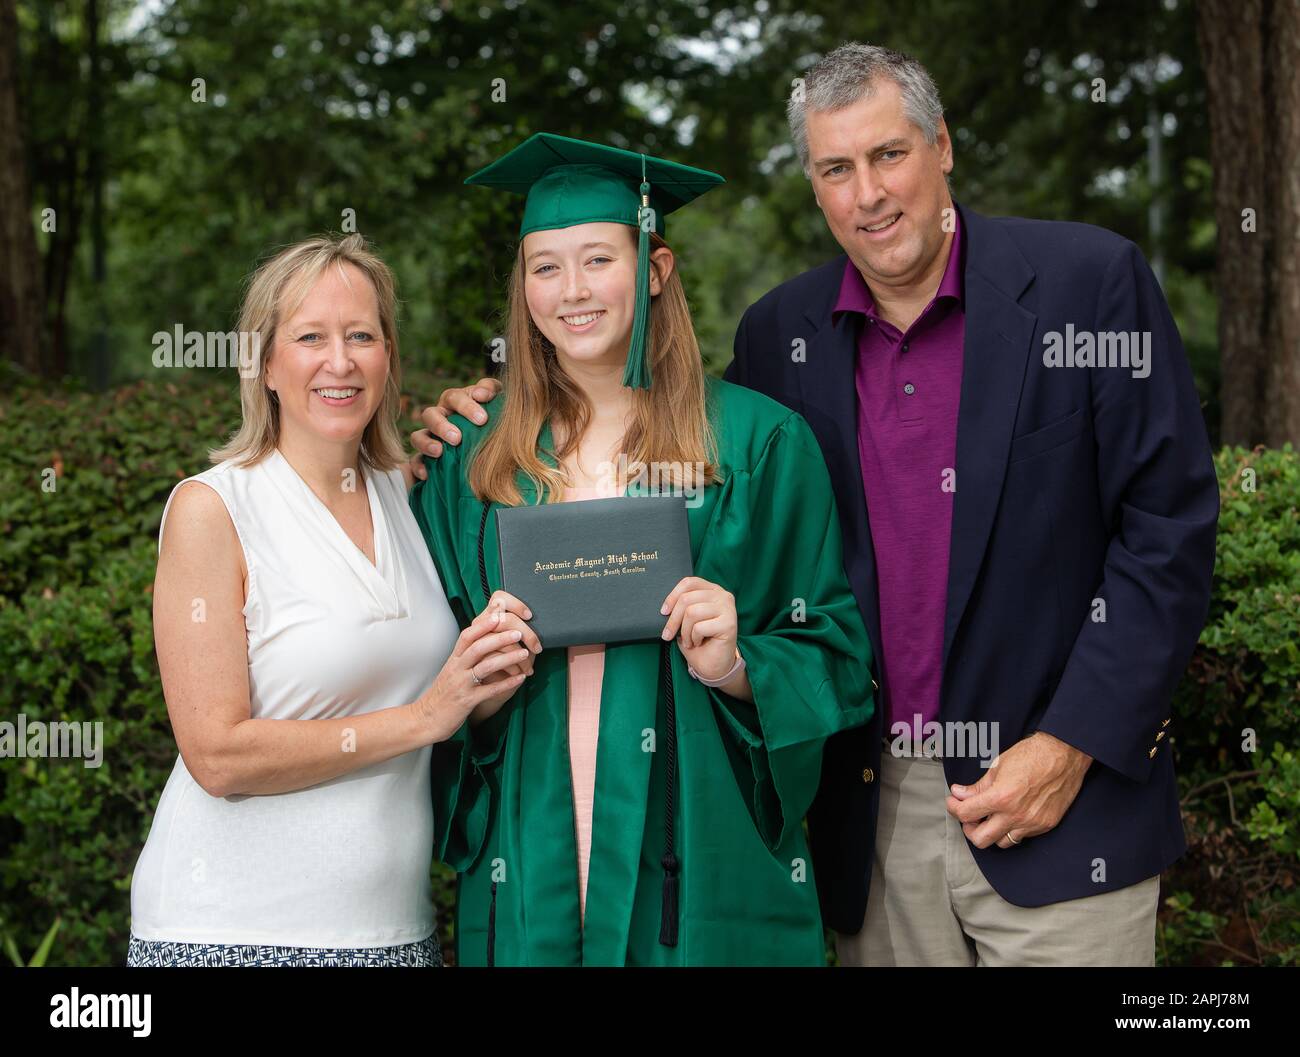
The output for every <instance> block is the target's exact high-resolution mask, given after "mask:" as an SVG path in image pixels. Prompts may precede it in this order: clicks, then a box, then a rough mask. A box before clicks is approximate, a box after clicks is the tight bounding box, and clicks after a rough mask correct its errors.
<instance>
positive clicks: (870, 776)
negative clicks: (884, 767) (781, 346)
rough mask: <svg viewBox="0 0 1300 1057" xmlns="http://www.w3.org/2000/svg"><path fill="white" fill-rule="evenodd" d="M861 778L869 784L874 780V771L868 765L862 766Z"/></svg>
mask: <svg viewBox="0 0 1300 1057" xmlns="http://www.w3.org/2000/svg"><path fill="white" fill-rule="evenodd" d="M862 780H863V781H864V782H866V783H867V784H868V785H870V784H871V783H872V782H874V781H875V780H876V772H875V771H873V770H872V769H871V768H870V767H864V768H862Z"/></svg>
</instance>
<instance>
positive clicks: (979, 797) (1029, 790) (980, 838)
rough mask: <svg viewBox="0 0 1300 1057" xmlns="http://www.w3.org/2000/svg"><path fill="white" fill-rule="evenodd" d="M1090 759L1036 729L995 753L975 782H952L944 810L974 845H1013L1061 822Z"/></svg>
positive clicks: (1002, 846)
mask: <svg viewBox="0 0 1300 1057" xmlns="http://www.w3.org/2000/svg"><path fill="white" fill-rule="evenodd" d="M1091 763H1092V757H1091V756H1089V755H1088V754H1087V753H1084V752H1080V751H1079V750H1078V749H1076V748H1075V747H1074V746H1072V745H1067V744H1066V743H1065V742H1063V741H1061V740H1060V739H1059V738H1054V737H1052V735H1050V734H1047V733H1045V732H1043V731H1038V732H1037V733H1035V734H1031V735H1030V736H1029V737H1027V738H1025V739H1024V740H1023V741H1018V742H1016V744H1014V745H1012V746H1011V748H1009V749H1007V751H1006V752H1003V753H999V754H998V756H997V757H996V758H995V759H994V761H993V763H992V764H990V765H989V769H988V773H987V774H986V775H985V776H984V777H983V778H981V779H980V780H979V781H978V782H976V783H975V784H974V785H970V786H966V785H954V786H952V787H951V788H952V796H950V797H948V800H947V807H948V813H949V814H950V815H952V816H953V817H954V818H956V819H957V820H959V821H960V822H961V824H962V827H961V828H962V832H963V833H965V834H966V836H967V837H968V838H969V839H970V842H971V843H972V844H974V845H975V847H977V848H987V847H988V846H989V845H990V844H994V843H996V844H997V846H998V847H999V848H1012V847H1015V845H1016V844H1017V843H1018V842H1020V841H1023V840H1024V839H1025V838H1026V837H1037V836H1038V835H1039V834H1040V833H1046V832H1047V831H1048V830H1050V829H1053V828H1054V827H1055V826H1056V825H1057V824H1058V823H1060V821H1061V819H1063V818H1064V817H1065V813H1066V811H1068V810H1069V809H1070V805H1071V804H1073V803H1074V798H1075V797H1076V796H1078V795H1079V786H1081V785H1082V784H1083V776H1084V774H1085V773H1086V772H1087V770H1088V767H1089V765H1090V764H1091ZM1012 837H1014V838H1015V839H1014V840H1012V839H1011V838H1012Z"/></svg>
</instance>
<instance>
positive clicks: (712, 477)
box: [468, 232, 721, 506]
mask: <svg viewBox="0 0 1300 1057" xmlns="http://www.w3.org/2000/svg"><path fill="white" fill-rule="evenodd" d="M650 240H651V246H652V249H658V248H659V247H660V246H663V245H665V243H664V240H663V239H662V238H660V237H659V235H658V234H656V233H653V232H652V233H651V235H650ZM525 275H526V267H525V264H524V249H523V243H522V242H521V243H520V245H519V252H518V253H517V254H516V257H515V266H514V269H513V271H512V272H511V275H510V286H509V295H508V300H507V307H506V370H505V398H504V406H503V407H502V409H501V411H500V412H498V413H497V415H496V425H495V427H494V428H493V429H492V431H491V432H490V433H489V434H488V435H487V437H485V438H484V439H483V441H482V443H481V444H479V446H478V449H477V450H476V452H475V455H474V458H473V459H472V461H471V463H470V467H469V475H468V476H469V484H470V487H471V488H472V489H473V490H474V494H475V495H477V496H478V497H479V498H480V499H491V500H494V501H496V502H499V503H505V504H508V505H510V506H516V505H518V504H519V503H521V502H522V500H523V497H522V496H521V495H520V493H519V488H518V485H517V483H516V481H515V474H516V473H517V472H518V471H519V470H523V472H524V473H525V475H526V476H527V477H528V478H529V479H530V480H531V481H532V482H533V483H534V485H535V486H536V487H537V490H538V494H539V496H543V497H545V501H546V502H556V501H557V500H558V498H559V493H560V492H561V491H562V490H563V488H564V486H565V485H566V483H567V482H566V478H565V474H564V471H563V470H562V469H558V468H556V467H551V466H548V465H546V463H545V462H543V461H542V459H541V458H540V457H539V456H538V453H537V440H538V435H539V434H540V432H541V429H542V426H543V424H544V423H545V422H547V421H548V420H551V421H552V424H553V426H554V425H555V424H556V423H558V424H559V425H561V426H562V427H563V434H564V437H563V443H562V444H561V445H560V447H559V450H557V451H554V452H550V453H549V454H551V455H553V456H554V457H555V459H556V460H557V462H558V461H559V460H562V459H563V458H564V457H565V456H566V455H568V454H569V453H570V452H572V451H574V450H575V449H576V448H577V446H578V443H579V441H580V440H581V439H582V435H583V433H584V432H585V430H586V429H587V426H588V425H589V424H590V422H591V416H592V407H591V402H590V400H588V398H587V397H586V395H585V394H584V393H583V391H582V390H581V388H579V387H578V385H577V384H576V383H575V382H574V381H573V379H572V378H570V377H569V375H568V374H566V373H565V371H564V368H563V367H562V366H561V364H560V362H559V359H558V358H557V356H556V353H555V346H554V345H552V344H551V342H550V341H549V340H547V338H546V336H545V335H544V334H542V332H541V331H540V330H539V329H538V327H537V324H536V323H534V322H533V318H532V314H531V313H530V312H529V311H528V301H527V299H526V298H525V296H524V278H525ZM647 354H648V355H649V357H650V368H651V371H652V373H653V376H654V385H653V386H652V387H651V388H650V389H635V390H633V391H632V404H633V409H632V415H631V419H630V422H629V424H628V428H627V432H626V433H625V434H624V435H623V442H622V445H621V450H622V452H623V453H624V454H626V456H627V459H628V461H629V463H631V464H634V465H641V466H646V467H648V466H649V464H650V463H656V464H659V465H667V466H670V467H672V468H673V469H672V470H671V471H670V474H669V475H670V476H671V477H672V480H673V483H674V485H675V486H681V487H684V488H691V487H699V488H702V487H704V485H706V484H709V483H713V482H716V481H719V480H721V476H720V474H719V473H718V469H717V447H716V440H715V437H714V433H713V428H712V426H711V424H710V422H709V415H708V408H707V406H706V403H707V402H706V399H705V388H704V367H703V364H702V363H701V361H700V346H699V342H698V341H696V338H695V327H694V325H693V324H692V323H691V310H690V307H689V306H688V305H687V303H686V291H685V290H684V289H683V288H682V282H681V279H680V278H679V276H678V270H677V269H676V268H673V269H672V271H671V272H670V273H669V275H668V278H667V279H666V280H665V282H664V284H663V289H662V290H661V292H660V293H659V295H658V296H657V297H654V298H652V300H651V308H650V333H649V342H648V347H647ZM697 464H698V466H702V467H703V480H697V479H696V478H697V476H698V474H697ZM679 468H680V472H679Z"/></svg>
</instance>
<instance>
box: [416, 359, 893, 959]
mask: <svg viewBox="0 0 1300 1057" xmlns="http://www.w3.org/2000/svg"><path fill="white" fill-rule="evenodd" d="M707 385H708V394H709V395H708V400H709V408H710V415H711V420H712V422H713V424H714V428H715V431H716V434H717V438H718V448H719V451H718V455H719V459H718V462H719V470H720V473H721V475H722V477H723V481H722V483H721V484H718V485H711V486H709V487H708V488H707V489H705V490H704V491H703V501H702V503H700V504H699V505H698V506H695V507H693V508H692V507H691V506H690V504H689V503H688V506H687V512H688V521H689V526H690V535H691V552H692V556H693V559H694V568H695V574H696V575H697V576H700V577H703V578H704V579H706V580H710V581H712V582H714V583H717V584H720V585H721V586H723V587H725V588H726V589H727V590H729V591H731V592H732V594H734V595H735V598H736V611H737V617H738V642H737V646H738V648H739V650H740V653H741V656H742V657H744V659H745V662H746V665H747V672H748V675H749V682H750V685H751V687H752V688H753V694H754V702H753V703H752V704H751V703H749V702H745V701H741V700H739V699H737V698H733V697H731V696H729V695H727V694H725V693H723V692H722V691H721V690H716V689H710V688H709V687H706V686H704V685H703V684H701V683H699V682H697V681H696V680H694V679H692V678H691V676H690V674H689V673H688V672H687V670H686V669H687V665H686V659H685V657H684V656H683V655H682V653H681V651H680V650H679V649H678V647H677V645H676V643H675V642H674V643H670V644H669V655H670V658H671V661H670V663H671V669H672V687H673V694H674V702H675V711H676V724H675V726H676V734H677V737H676V772H677V780H676V783H675V785H676V788H675V789H674V791H673V793H674V806H673V810H672V817H673V820H674V829H675V852H676V857H677V859H678V861H679V877H678V882H677V885H678V896H677V902H678V910H677V915H676V921H677V930H678V934H677V939H676V944H675V945H673V946H667V945H665V944H663V943H661V942H660V926H661V918H662V916H663V912H664V895H663V893H664V867H663V862H662V860H663V856H664V850H665V843H664V837H665V826H664V820H665V817H666V815H667V810H666V803H667V801H666V795H667V792H668V791H667V789H666V782H665V777H666V769H667V761H666V759H665V757H666V756H667V755H668V753H667V752H666V751H664V750H665V749H666V748H667V747H668V745H667V739H666V736H665V734H664V731H665V729H666V728H665V712H666V705H665V695H664V686H663V681H662V679H661V653H660V649H661V647H660V644H659V642H657V641H650V642H630V643H617V644H611V645H609V646H608V647H607V648H606V651H605V668H604V677H603V683H602V687H601V706H600V730H599V733H598V740H597V754H596V778H595V783H596V784H595V801H594V807H593V813H592V838H591V860H590V868H589V875H588V885H587V901H586V919H585V924H580V919H579V912H578V866H577V846H576V839H575V836H574V809H573V795H572V784H571V778H570V767H569V749H568V664H567V653H568V651H567V650H565V649H563V648H553V649H546V648H545V643H543V644H542V645H543V647H544V648H543V650H542V652H541V653H540V654H539V655H538V656H537V657H536V658H535V661H534V672H533V674H532V675H531V676H530V677H529V678H528V679H527V680H525V682H524V683H523V685H522V687H521V688H520V689H519V691H517V692H516V694H515V695H514V697H513V698H512V699H511V700H510V701H509V702H507V703H506V705H505V706H504V707H503V708H502V709H501V711H500V712H499V713H497V715H495V716H494V717H492V718H491V719H489V720H487V721H485V722H484V723H483V724H481V725H479V726H476V727H474V728H473V729H472V730H471V729H470V726H469V724H466V725H465V726H463V727H462V728H461V730H460V731H459V732H458V733H457V734H456V735H455V736H454V737H453V738H452V739H449V740H448V741H446V742H442V743H439V744H436V745H434V746H433V761H432V768H433V775H432V779H433V789H434V794H433V795H434V813H435V849H436V854H437V855H438V856H439V858H440V859H441V861H443V862H445V863H447V864H448V865H450V866H452V867H453V868H454V869H455V870H456V871H457V872H458V874H459V875H460V876H459V884H458V901H457V902H458V906H457V918H456V949H457V958H458V961H459V964H462V965H484V964H486V963H487V958H488V946H489V942H488V941H489V917H490V916H491V918H492V919H493V922H494V929H493V937H492V949H493V954H494V964H497V965H823V964H825V948H824V938H823V932H822V924H821V916H820V913H819V909H818V903H817V891H816V885H815V883H814V878H813V872H812V864H811V861H810V859H809V855H808V846H807V842H806V840H805V837H804V831H803V826H802V822H803V818H804V815H805V813H806V812H807V810H808V807H809V805H810V804H811V802H812V799H813V796H814V794H815V793H816V790H817V786H818V779H819V776H820V773H821V761H822V746H823V744H824V742H825V740H826V739H827V738H828V737H829V736H830V735H831V734H834V733H835V732H836V731H839V730H842V729H844V728H847V727H852V726H855V725H857V724H861V723H865V722H866V721H867V720H868V719H869V718H870V716H871V711H872V708H873V700H872V689H871V675H870V661H871V655H870V646H869V644H868V639H867V633H866V630H865V628H864V626H863V624H862V620H861V617H860V615H859V612H858V608H857V604H856V602H855V601H854V598H853V595H852V593H851V592H850V589H849V586H848V583H847V581H846V579H845V576H844V571H843V566H842V557H841V546H840V530H839V522H838V520H837V517H836V511H835V501H834V497H833V495H832V494H831V486H830V479H829V476H828V474H827V471H826V465H825V462H824V460H823V458H822V454H821V450H820V449H819V448H818V445H817V441H816V439H815V438H814V436H813V433H812V431H811V429H810V428H809V427H808V424H807V423H806V422H805V421H804V419H803V418H802V417H801V416H800V415H798V414H797V413H795V412H792V411H790V410H789V409H788V408H785V407H783V406H782V405H780V404H778V403H777V402H776V401H774V400H771V399H769V398H768V397H765V396H763V395H762V394H760V393H755V392H753V391H751V390H748V389H745V388H742V387H740V386H736V385H732V384H730V383H728V382H725V381H720V380H717V379H713V378H709V379H707ZM503 399H504V398H503V397H502V396H498V397H496V398H495V399H494V400H493V401H492V403H490V404H489V405H488V406H487V410H488V415H489V417H488V422H487V424H486V425H485V426H481V427H480V426H476V425H475V424H474V423H472V422H469V421H467V420H466V419H464V418H462V417H461V416H458V415H457V416H453V421H454V422H455V424H456V426H457V428H459V429H460V431H461V434H462V438H463V439H462V441H461V443H460V445H459V446H457V447H450V446H449V447H446V448H444V454H443V455H442V457H441V458H440V459H426V460H425V464H426V466H427V467H428V470H429V479H428V481H427V482H420V483H418V484H417V485H416V487H415V489H414V490H413V492H412V493H411V506H412V509H413V510H414V512H415V516H416V520H417V521H418V523H419V526H420V529H421V531H422V532H423V534H424V537H425V540H426V541H427V543H428V546H429V550H430V553H431V554H432V556H433V560H434V564H435V565H436V566H437V569H438V574H439V576H440V577H441V579H442V583H443V586H444V588H445V589H446V592H447V598H448V600H449V601H450V603H451V606H452V609H453V611H454V612H455V614H456V617H457V619H458V621H459V622H460V624H461V626H462V627H464V626H465V625H466V624H468V623H469V621H470V620H472V619H473V617H474V615H475V614H477V613H479V612H480V611H482V609H483V608H484V607H485V605H486V604H487V597H486V596H485V594H484V592H483V590H482V588H481V586H480V569H479V562H478V539H479V530H480V524H481V522H482V513H483V504H482V502H481V501H480V500H478V499H476V498H475V496H474V494H473V493H472V492H471V491H470V488H469V485H468V484H467V482H466V475H465V468H466V464H467V463H466V460H467V459H468V457H469V456H470V455H471V453H472V452H473V451H474V448H475V445H476V444H477V443H478V442H479V440H480V439H481V438H482V437H483V435H484V433H485V432H486V430H488V429H490V428H491V426H492V423H493V422H494V421H495V413H496V412H498V411H499V410H500V406H501V402H502V400H503ZM550 448H551V437H550V430H549V428H546V429H544V430H543V431H542V434H541V436H540V438H539V451H542V452H545V453H548V454H546V455H544V456H543V457H544V458H547V459H548V460H549V461H550V462H551V465H554V461H553V459H550V456H549V451H550ZM518 481H519V486H520V490H521V492H522V494H523V496H524V501H525V502H526V503H535V502H537V492H536V489H535V488H534V487H533V486H532V485H531V484H530V483H529V482H528V481H527V479H526V478H525V477H524V475H523V474H522V473H521V474H520V475H519V477H518ZM496 506H497V504H493V505H492V507H491V508H490V511H489V516H488V518H487V521H486V525H485V528H486V531H485V532H484V533H483V546H484V559H485V567H486V574H487V579H488V586H489V588H490V589H491V590H496V589H498V588H499V587H500V586H501V584H500V577H499V571H498V563H497V548H496V525H495V519H494V516H493V515H492V513H491V510H495V508H496ZM523 601H524V602H525V603H527V601H528V599H526V598H525V599H523ZM665 619H666V618H665ZM493 882H496V884H495V894H494V893H493Z"/></svg>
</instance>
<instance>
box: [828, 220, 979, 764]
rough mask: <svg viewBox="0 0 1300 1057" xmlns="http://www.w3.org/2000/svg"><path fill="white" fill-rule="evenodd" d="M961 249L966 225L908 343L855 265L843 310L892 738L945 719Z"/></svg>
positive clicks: (848, 271)
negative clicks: (855, 321) (852, 326)
mask: <svg viewBox="0 0 1300 1057" xmlns="http://www.w3.org/2000/svg"><path fill="white" fill-rule="evenodd" d="M953 215H954V216H956V215H957V214H956V213H955V211H954V214H953ZM961 246H962V232H961V220H960V218H959V217H958V219H957V228H956V230H955V231H954V232H953V237H952V243H951V248H950V249H949V252H948V265H947V267H946V269H945V270H944V273H943V279H942V281H941V282H940V283H939V289H938V291H937V292H936V293H935V296H934V299H933V300H931V302H930V303H929V304H928V305H926V307H925V309H924V311H922V312H921V314H920V315H919V316H918V317H917V318H916V320H915V321H914V322H913V323H912V325H911V326H910V327H908V329H907V331H906V333H900V332H899V330H898V328H897V327H895V326H893V325H892V324H890V323H887V322H886V321H885V320H884V319H882V318H880V317H879V316H878V315H877V314H876V305H875V300H874V299H873V298H872V296H871V291H870V289H868V287H867V284H866V282H865V281H864V280H863V278H862V275H861V273H859V272H858V270H857V268H856V267H854V265H853V262H852V261H849V262H848V264H847V266H846V267H845V269H844V279H843V281H842V282H841V284H840V294H839V299H838V300H837V301H836V303H835V307H834V309H832V312H860V313H862V314H863V315H864V316H865V317H866V318H865V322H864V323H863V325H862V333H861V338H860V339H859V342H858V362H857V370H856V384H857V390H858V455H859V457H860V459H861V463H862V487H863V490H864V491H865V492H866V496H867V512H868V515H869V518H870V523H871V542H872V545H873V546H874V548H875V552H876V576H877V580H878V582H879V585H880V639H881V641H880V643H879V647H880V651H881V653H882V654H883V658H882V659H883V662H884V670H885V673H886V676H887V678H886V680H885V685H884V687H883V698H884V717H885V724H886V726H885V733H886V735H887V736H888V735H890V734H891V731H892V728H893V725H894V724H895V723H897V722H904V723H906V724H907V725H908V727H909V729H911V728H913V726H914V724H916V722H917V721H916V720H915V719H914V717H915V715H916V714H918V713H919V714H920V716H921V719H920V723H921V724H925V723H927V722H929V721H931V720H937V719H938V718H939V686H940V682H941V677H942V674H943V624H944V613H945V609H946V606H947V601H948V544H949V540H950V537H951V532H952V504H953V496H954V492H955V488H956V465H957V407H958V404H959V402H960V398H961V371H962V348H963V345H964V336H965V333H964V332H965V322H966V312H965V301H964V284H963V281H962V266H963V259H962V252H961ZM914 737H916V738H918V739H919V738H921V737H923V732H922V731H921V730H919V729H917V730H915V732H914Z"/></svg>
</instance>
